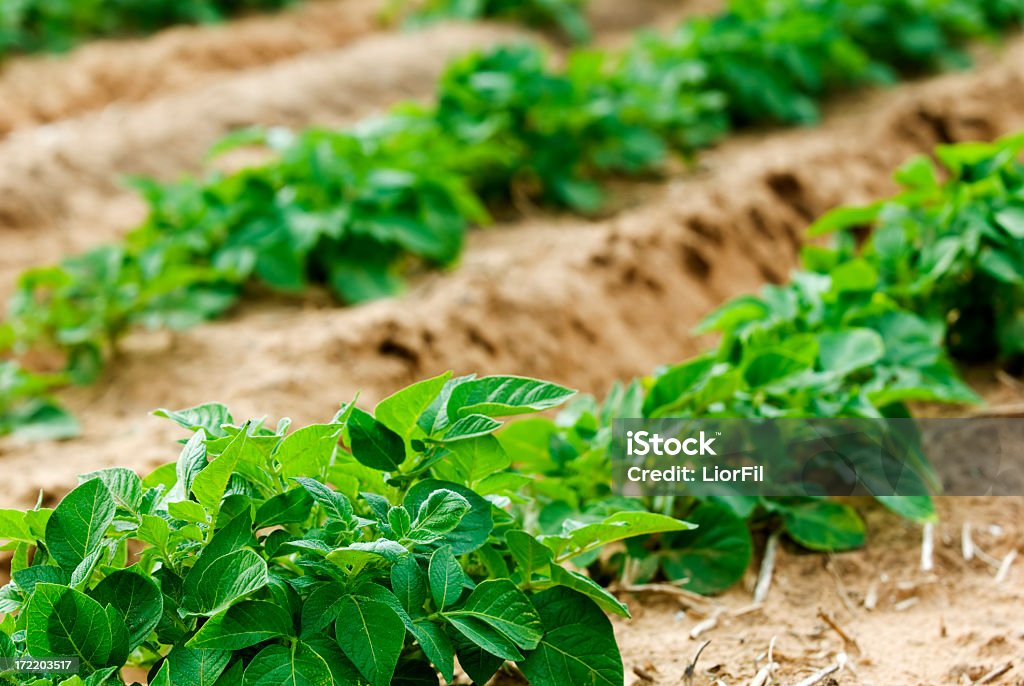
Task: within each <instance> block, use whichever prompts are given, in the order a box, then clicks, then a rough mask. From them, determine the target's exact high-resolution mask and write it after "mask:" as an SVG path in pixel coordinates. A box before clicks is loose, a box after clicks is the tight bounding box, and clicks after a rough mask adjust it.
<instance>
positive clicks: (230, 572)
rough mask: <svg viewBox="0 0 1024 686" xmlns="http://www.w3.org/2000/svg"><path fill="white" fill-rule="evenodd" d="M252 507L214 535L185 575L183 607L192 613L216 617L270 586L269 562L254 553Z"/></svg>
mask: <svg viewBox="0 0 1024 686" xmlns="http://www.w3.org/2000/svg"><path fill="white" fill-rule="evenodd" d="M251 543H252V519H251V515H250V513H249V510H248V508H247V509H245V510H243V511H242V513H241V514H239V515H238V516H237V517H235V518H234V519H233V520H231V522H230V523H229V524H228V525H227V526H225V527H224V528H223V529H221V530H220V531H218V532H217V533H216V534H214V536H213V538H212V539H211V540H210V543H209V545H207V546H206V548H205V549H204V550H203V552H202V554H201V555H200V556H199V559H198V560H197V561H196V563H195V564H194V565H193V566H192V569H190V570H189V572H188V574H187V575H186V576H185V581H184V585H183V591H184V593H183V596H182V601H181V607H182V609H184V610H185V611H186V612H188V613H190V614H197V615H206V616H209V615H214V614H216V613H218V612H220V611H221V610H223V609H225V608H227V607H228V606H229V605H231V604H232V603H233V602H234V601H235V600H237V599H239V598H241V597H243V596H245V595H248V594H250V593H254V592H255V591H257V590H259V589H261V588H263V587H264V586H266V585H267V583H268V581H269V579H268V576H267V563H266V561H265V560H264V559H263V558H262V557H260V556H259V555H257V554H256V553H255V552H253V551H252V550H249V549H247V548H243V547H242V546H247V545H250V544H251Z"/></svg>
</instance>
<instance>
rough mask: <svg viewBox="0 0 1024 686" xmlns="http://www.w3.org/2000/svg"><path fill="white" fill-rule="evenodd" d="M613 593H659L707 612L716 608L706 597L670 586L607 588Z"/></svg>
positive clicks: (628, 585) (642, 585) (645, 585)
mask: <svg viewBox="0 0 1024 686" xmlns="http://www.w3.org/2000/svg"><path fill="white" fill-rule="evenodd" d="M609 590H610V591H612V592H613V593H614V592H616V591H620V592H623V593H661V594H663V595H670V596H674V597H676V598H679V599H681V600H685V601H686V602H687V603H689V604H690V605H692V606H699V607H701V608H703V610H704V611H707V610H708V609H710V608H713V607H717V606H716V605H715V603H714V602H713V601H712V600H710V599H709V598H708V597H707V596H702V595H700V594H699V593H694V592H693V591H687V590H686V589H685V588H679V587H678V586H673V585H672V584H619V585H618V586H613V587H611V588H609Z"/></svg>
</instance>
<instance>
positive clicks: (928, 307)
mask: <svg viewBox="0 0 1024 686" xmlns="http://www.w3.org/2000/svg"><path fill="white" fill-rule="evenodd" d="M1022 150H1024V136H1022V135H1020V134H1018V135H1015V136H1010V137H1008V138H1004V139H1002V140H999V141H996V142H994V143H971V144H966V145H946V146H941V147H939V148H938V149H937V150H936V157H937V158H938V160H939V162H940V164H941V173H940V171H939V170H937V169H936V168H935V165H934V164H933V163H932V162H931V161H929V160H928V159H927V158H923V157H922V158H915V159H913V160H911V161H909V162H908V163H907V164H905V165H904V166H903V167H902V168H901V169H900V170H899V172H897V174H896V180H897V182H899V183H900V184H901V185H902V187H903V192H902V193H900V194H899V195H897V196H896V197H894V198H891V199H889V200H886V201H884V202H879V203H876V204H874V205H872V206H869V207H866V208H851V209H842V210H836V211H834V212H832V213H830V214H828V215H826V216H824V217H823V218H821V219H820V220H819V221H818V222H817V223H816V224H815V225H814V226H813V227H812V229H811V231H812V234H823V233H827V232H832V231H842V232H843V233H844V236H847V237H848V236H850V235H852V232H853V230H854V229H858V228H860V227H862V226H870V227H871V235H870V238H869V240H868V241H866V242H865V243H864V244H863V245H859V246H858V245H856V244H855V243H854V241H852V240H849V239H847V240H845V241H844V242H843V243H842V245H843V247H844V248H845V249H843V250H841V251H839V252H837V253H833V254H822V255H820V256H819V257H818V258H817V262H819V263H820V264H819V265H818V268H819V269H820V268H825V267H827V264H828V262H834V261H837V260H840V259H851V258H852V257H853V256H854V255H857V256H859V257H860V258H861V259H863V260H864V262H865V263H866V264H868V265H870V267H871V268H872V269H873V270H875V271H876V272H877V273H878V287H879V288H880V289H883V290H884V291H885V292H886V293H887V294H888V295H889V296H890V297H891V298H892V299H893V300H894V301H895V302H897V303H899V304H900V305H901V306H903V307H905V308H907V309H909V310H912V311H914V312H918V313H920V314H921V315H922V316H924V317H926V318H929V319H932V320H935V321H946V322H948V327H947V331H946V343H947V345H948V347H949V349H950V351H951V353H952V354H953V355H954V356H956V357H958V358H962V359H965V360H967V361H971V362H977V361H984V360H987V359H991V358H993V357H997V356H998V357H1002V358H1003V359H1004V360H1011V359H1012V358H1015V357H1019V356H1021V355H1022V354H1024V201H1022V200H1021V197H1022V194H1024V163H1022V162H1021V159H1020V155H1021V151H1022Z"/></svg>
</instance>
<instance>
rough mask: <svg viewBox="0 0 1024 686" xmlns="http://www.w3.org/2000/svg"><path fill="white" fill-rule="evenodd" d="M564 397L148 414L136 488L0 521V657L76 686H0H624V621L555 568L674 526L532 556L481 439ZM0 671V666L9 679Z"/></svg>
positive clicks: (421, 398) (576, 537)
mask: <svg viewBox="0 0 1024 686" xmlns="http://www.w3.org/2000/svg"><path fill="white" fill-rule="evenodd" d="M571 395H572V391H569V390H567V389H565V388H562V387H560V386H556V385H554V384H549V383H545V382H541V381H535V380H532V379H525V378H519V377H485V378H473V377H460V378H452V377H451V374H450V373H449V374H445V375H442V376H439V377H436V378H433V379H427V380H425V381H422V382H420V383H417V384H414V385H413V386H410V387H409V388H406V389H404V390H402V391H399V392H398V393H396V394H394V395H392V396H390V397H389V398H387V399H385V400H383V401H382V402H381V403H380V404H378V405H377V407H376V408H375V410H374V412H373V413H369V412H366V411H364V410H362V409H359V408H358V407H356V406H355V405H354V404H353V403H349V404H347V405H344V406H343V407H342V409H341V410H340V411H339V412H337V413H336V414H335V415H334V416H333V417H332V418H331V419H330V420H329V421H327V422H325V423H323V424H314V425H310V426H306V427H302V428H299V429H296V430H290V426H289V422H288V420H282V421H281V422H279V423H278V424H277V425H276V426H275V427H273V428H271V427H268V426H266V425H265V424H264V423H263V421H262V420H250V421H247V422H244V423H241V424H238V423H236V422H235V421H234V419H233V418H232V417H231V415H230V414H229V413H228V411H227V409H226V408H225V407H224V406H222V405H219V404H216V403H211V404H206V405H201V406H198V407H194V408H190V409H186V410H180V411H164V410H162V411H160V412H158V414H159V415H161V416H164V417H167V418H168V419H170V420H171V421H174V422H176V423H177V424H179V425H181V426H182V427H184V428H186V429H188V430H191V431H193V432H194V433H193V434H192V436H191V438H189V439H188V440H187V441H185V442H184V445H183V447H182V449H181V453H180V455H179V457H178V459H177V460H176V461H175V462H170V463H168V464H166V465H164V466H162V467H159V468H158V469H156V470H155V471H154V472H152V473H151V474H149V475H148V476H147V477H145V478H140V477H139V476H138V475H137V474H135V472H133V471H131V470H128V469H124V468H117V467H114V468H110V469H104V470H101V471H98V472H94V473H91V474H86V475H84V476H82V477H81V483H80V485H79V486H78V487H77V488H75V489H74V490H73V491H71V492H70V493H69V494H68V495H67V496H66V497H64V498H63V499H62V500H61V501H60V502H59V503H58V504H57V505H56V507H54V508H53V509H49V508H43V507H38V506H37V507H35V508H33V509H32V510H28V511H27V512H21V511H14V510H2V511H0V538H2V539H6V540H8V541H9V543H8V544H6V545H5V546H4V548H5V549H7V550H10V551H12V552H13V560H12V564H11V578H12V580H11V582H10V583H9V584H7V585H6V586H4V587H3V588H2V589H0V613H2V615H3V619H2V620H0V657H4V658H15V657H24V656H28V655H31V656H32V657H33V658H48V657H73V658H76V659H78V661H79V672H78V674H76V675H74V676H71V677H67V678H65V677H61V676H58V675H46V674H43V675H35V676H27V675H25V674H19V673H16V672H12V671H10V670H8V671H7V672H5V673H0V683H9V684H35V685H36V686H44V685H45V684H63V685H64V686H72V685H77V686H81V685H83V684H87V685H90V686H100V685H104V684H105V685H113V684H120V683H123V681H122V676H121V675H120V671H121V669H122V668H123V667H125V666H126V665H131V666H141V667H143V668H148V670H149V683H150V684H151V685H152V686H169V685H170V684H200V683H202V684H225V685H227V684H243V686H250V685H253V686H255V685H261V684H265V685H268V686H269V685H270V684H274V685H275V686H276V685H277V684H281V683H289V684H310V685H313V684H315V685H317V686H320V685H329V684H338V685H344V686H350V685H352V686H355V685H366V684H376V685H385V684H435V685H436V684H437V683H438V682H437V678H438V675H439V674H440V675H441V676H442V677H443V678H444V679H445V681H446V682H449V683H450V682H451V681H452V680H453V678H454V674H455V669H456V668H455V664H456V659H457V660H458V664H459V665H460V666H461V668H462V670H464V672H465V673H467V674H468V675H469V676H470V677H471V678H472V679H474V680H475V681H476V682H478V683H484V682H486V681H487V680H488V679H489V678H490V677H491V675H493V674H494V673H495V672H496V671H497V670H498V669H499V668H500V667H501V666H502V665H503V664H504V663H505V662H506V661H509V662H514V663H515V664H516V665H517V667H518V668H519V670H520V671H521V672H522V673H523V674H524V675H525V676H526V677H527V679H528V680H529V681H530V683H532V684H538V685H544V684H547V685H550V686H563V685H564V684H570V683H572V684H582V683H593V684H622V683H623V667H622V662H621V659H620V657H619V653H618V648H617V646H616V642H615V637H614V635H613V633H612V628H611V624H610V622H609V621H608V619H607V617H606V616H605V612H610V613H614V614H618V615H622V616H628V610H627V608H626V606H625V605H624V604H622V603H621V602H620V601H619V600H617V599H616V598H615V597H614V596H612V595H611V594H609V593H608V592H607V591H605V590H604V589H602V588H601V587H600V586H599V585H597V584H596V583H595V582H593V581H591V580H590V579H589V578H587V577H586V576H584V575H582V574H580V573H579V572H577V571H574V570H573V569H571V568H569V567H567V566H566V562H567V561H568V560H570V559H572V558H576V557H578V556H580V555H585V554H587V553H589V552H590V551H591V550H594V549H596V548H599V547H601V546H603V545H605V544H607V543H609V542H612V541H616V540H621V539H623V538H626V537H628V536H636V535H643V534H648V533H653V532H660V531H680V530H685V529H688V528H690V526H691V525H689V524H687V523H686V522H682V521H679V520H676V519H673V518H670V517H665V516H662V515H655V514H649V513H641V512H625V513H618V514H615V515H612V516H609V517H607V518H605V519H603V520H601V521H592V522H588V523H585V524H583V523H580V524H571V525H567V526H565V527H563V529H562V530H560V531H559V532H557V533H554V534H551V535H544V536H534V535H532V534H531V533H528V532H527V531H525V530H524V529H523V524H522V522H520V521H519V520H517V519H516V518H515V517H514V516H513V514H512V513H511V512H510V510H509V504H510V502H511V499H512V498H518V496H517V495H516V493H517V491H518V490H519V489H520V488H521V486H522V485H523V483H524V481H525V480H526V479H525V477H523V476H521V475H517V474H514V473H512V472H510V471H508V466H509V464H510V463H511V461H512V460H513V459H515V455H513V454H509V453H507V452H506V451H505V450H504V448H503V447H502V445H501V444H500V443H499V442H498V441H497V439H495V437H494V436H493V432H494V431H495V429H497V428H498V427H499V426H500V425H501V422H500V421H499V420H497V419H495V418H496V417H503V416H507V415H515V414H523V413H531V412H537V411H540V410H544V409H548V408H551V407H554V406H557V405H558V404H560V403H562V402H563V401H564V400H566V399H567V398H568V397H569V396H571ZM7 666H9V664H7Z"/></svg>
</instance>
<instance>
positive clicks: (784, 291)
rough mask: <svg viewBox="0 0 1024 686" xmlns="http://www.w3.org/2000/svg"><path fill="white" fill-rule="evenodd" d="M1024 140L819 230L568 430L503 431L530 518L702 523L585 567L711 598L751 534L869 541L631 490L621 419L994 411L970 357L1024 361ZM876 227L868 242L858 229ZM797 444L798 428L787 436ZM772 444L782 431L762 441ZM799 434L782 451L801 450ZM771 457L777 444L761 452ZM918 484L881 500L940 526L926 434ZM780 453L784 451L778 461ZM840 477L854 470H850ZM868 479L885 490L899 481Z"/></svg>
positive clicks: (844, 213)
mask: <svg viewBox="0 0 1024 686" xmlns="http://www.w3.org/2000/svg"><path fill="white" fill-rule="evenodd" d="M1022 150H1024V133H1022V134H1017V135H1015V136H1011V137H1009V138H1005V139H1003V140H1000V141H997V142H995V143H967V144H960V145H953V146H942V147H940V148H938V149H937V150H936V153H935V156H936V158H938V160H940V162H941V165H942V166H941V171H940V170H939V169H936V166H935V164H934V163H933V162H932V161H931V160H930V159H928V158H925V157H920V158H915V159H912V160H911V161H909V162H908V163H907V164H905V165H904V166H903V167H902V168H901V169H900V170H899V171H898V172H897V174H896V180H897V181H898V182H899V183H900V184H901V185H902V187H903V190H902V192H900V193H899V194H898V195H896V196H895V197H893V198H889V199H887V200H884V201H880V202H878V203H876V204H874V205H871V206H868V207H858V208H841V209H838V210H835V211H833V212H832V213H830V214H828V215H826V216H825V217H823V218H822V219H821V220H819V221H818V222H817V223H816V224H815V225H814V226H813V227H812V229H811V233H812V234H815V235H820V234H828V233H835V234H837V235H836V237H835V242H834V245H833V247H821V246H808V247H806V248H805V249H804V255H803V266H802V269H801V270H799V271H797V272H795V273H794V274H793V275H792V279H791V280H790V282H789V283H787V284H784V285H780V286H774V285H769V286H766V287H765V288H764V289H763V290H762V292H761V294H760V295H749V296H742V297H739V298H736V299H734V300H732V301H730V302H728V303H726V304H725V305H723V306H722V307H720V308H719V309H718V310H716V311H715V312H714V313H712V314H711V315H710V316H709V317H707V318H706V319H705V320H704V322H703V323H702V324H701V325H700V327H699V328H698V331H700V332H718V333H720V334H721V341H720V343H719V344H718V346H717V347H716V348H714V349H713V350H709V351H708V352H706V353H704V354H702V355H699V356H697V357H695V358H693V359H690V360H686V361H684V362H682V363H680V364H677V365H673V366H669V367H665V368H663V369H661V370H659V371H658V372H657V373H656V374H654V375H653V376H652V377H650V378H647V379H643V380H639V381H634V382H633V383H632V384H630V385H628V386H617V387H615V388H614V389H613V390H612V392H611V393H610V394H609V395H608V397H607V398H606V399H605V400H604V401H603V402H602V403H597V402H596V401H595V400H593V399H592V398H583V399H580V400H578V401H576V402H575V403H574V404H573V405H572V406H570V407H569V408H568V409H567V410H565V412H564V414H563V415H562V416H561V417H559V418H557V419H554V420H551V419H546V418H531V419H526V420H524V421H522V422H517V423H515V424H514V425H512V426H510V427H508V428H507V429H506V430H505V431H504V432H503V433H502V434H501V437H500V439H501V441H502V443H503V445H506V446H507V447H509V448H511V447H513V446H514V447H515V448H516V449H517V450H519V451H521V452H522V453H523V454H524V455H526V456H527V460H526V461H525V462H524V463H523V464H521V465H520V469H521V470H522V471H523V472H524V473H527V474H532V475H534V476H535V477H536V478H535V480H534V481H533V482H532V484H531V489H532V492H533V495H534V501H533V503H531V505H530V506H529V509H530V512H529V518H530V520H531V521H535V522H537V530H538V531H540V532H543V533H551V532H555V531H558V530H559V529H560V528H561V527H563V526H565V524H566V522H588V521H591V520H592V519H595V518H600V517H602V516H604V515H605V514H607V513H609V512H621V511H630V510H635V511H648V510H649V511H656V512H660V513H664V514H674V515H675V516H678V517H681V518H685V519H686V520H687V521H690V522H692V523H695V524H697V525H698V527H699V528H698V529H697V530H696V531H693V532H685V533H684V532H679V533H668V534H665V535H662V536H660V537H657V538H650V539H641V540H631V541H629V542H628V543H627V546H626V550H625V551H624V552H623V553H622V554H619V555H617V556H615V557H613V558H610V559H609V558H607V557H605V558H602V559H600V560H599V559H598V557H597V556H596V555H591V556H590V557H589V558H583V559H577V560H576V562H577V563H581V564H584V565H589V566H591V573H592V575H593V576H594V577H595V578H608V577H609V576H622V575H627V576H628V578H629V580H630V581H632V582H637V581H641V582H642V581H646V580H649V579H652V578H655V577H658V576H660V577H662V578H668V579H671V580H678V581H682V580H686V581H685V585H686V586H687V587H688V588H690V589H691V590H694V591H697V592H700V593H710V592H717V591H721V590H723V589H725V588H727V587H728V586H730V585H732V584H733V583H735V582H737V581H738V580H739V579H740V578H741V577H742V575H743V573H744V571H745V570H746V568H747V566H748V564H749V563H750V559H751V551H752V538H751V534H750V527H751V526H753V527H755V528H757V529H764V528H767V529H769V530H782V531H784V532H785V533H786V534H787V535H788V536H789V537H790V538H791V539H792V540H794V541H795V542H797V543H799V544H800V545H803V546H805V547H807V548H810V549H813V550H823V551H832V550H845V549H849V548H853V547H857V546H859V545H861V544H862V543H863V541H864V523H863V521H862V520H861V519H860V517H859V515H858V514H857V512H856V511H855V510H854V509H852V508H851V507H849V506H848V505H845V504H842V503H838V502H835V501H830V500H825V499H819V498H807V497H801V498H792V497H791V498H765V497H750V496H738V495H737V496H726V497H714V498H693V497H685V498H684V497H676V498H672V497H655V498H648V499H637V498H623V497H615V496H614V495H612V493H611V488H610V484H611V481H612V469H611V464H610V461H609V456H608V451H609V447H610V442H611V422H612V420H613V419H614V418H617V417H646V418H700V419H704V420H707V419H713V418H746V419H752V420H758V419H774V418H786V417H794V418H808V417H810V418H815V417H821V418H867V419H882V418H888V419H896V418H906V417H910V416H911V412H910V408H909V406H908V405H909V404H911V403H951V404H972V403H978V402H980V399H979V398H978V397H977V396H976V395H975V394H974V392H973V391H972V390H971V389H970V388H969V387H968V386H967V385H966V384H965V383H964V382H963V381H962V380H961V378H960V376H959V373H958V372H957V370H956V368H955V366H954V362H955V361H964V362H973V363H978V362H992V361H997V362H1000V363H1002V364H1004V365H1007V366H1009V367H1010V368H1014V369H1019V368H1020V363H1021V361H1024V163H1022V162H1021V152H1022ZM864 227H870V233H869V234H868V235H867V237H866V238H865V239H863V240H858V238H857V233H858V230H860V229H863V228H864ZM780 433H784V430H782V429H780ZM759 437H760V439H762V441H763V440H764V439H765V434H759ZM785 438H786V437H785V435H782V436H780V438H779V440H780V441H781V442H780V444H779V445H780V446H782V445H786V442H785ZM757 447H758V448H759V449H761V450H765V449H769V447H768V446H766V445H764V444H763V443H759V444H758V446H757ZM906 447H908V448H910V449H909V450H907V451H906V455H907V458H906V462H905V463H904V464H903V465H902V466H903V467H905V469H906V471H902V472H901V474H902V476H901V479H902V480H903V483H905V484H907V483H912V482H913V483H916V484H917V487H916V488H915V490H916V491H919V492H920V493H922V495H915V496H896V497H894V496H882V497H879V498H878V500H879V501H880V502H881V503H882V504H883V505H885V506H886V507H888V508H889V509H891V510H893V511H894V512H896V513H898V514H900V515H901V516H904V517H907V518H909V519H912V520H915V521H919V522H927V521H930V520H932V519H934V517H935V511H934V508H933V505H932V502H931V500H930V498H929V497H928V496H927V495H925V494H926V493H927V492H929V491H930V490H933V489H935V488H936V486H937V485H938V484H937V479H936V476H935V474H934V472H933V470H932V467H931V465H930V464H929V462H928V459H927V456H926V455H925V454H924V453H923V451H922V450H921V446H920V444H919V443H918V442H916V440H915V439H914V438H913V437H911V438H910V439H909V441H908V443H907V446H906ZM776 454H781V450H777V451H776ZM834 462H836V464H835V465H834V466H833V467H832V468H833V469H840V468H841V467H842V466H843V465H841V464H839V461H838V460H836V461H834ZM858 478H859V479H860V480H861V481H862V482H864V483H866V484H871V483H872V481H873V480H876V479H877V483H885V482H886V479H887V476H886V474H884V473H873V472H871V471H870V470H865V469H863V468H862V469H861V470H860V472H859V473H858Z"/></svg>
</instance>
